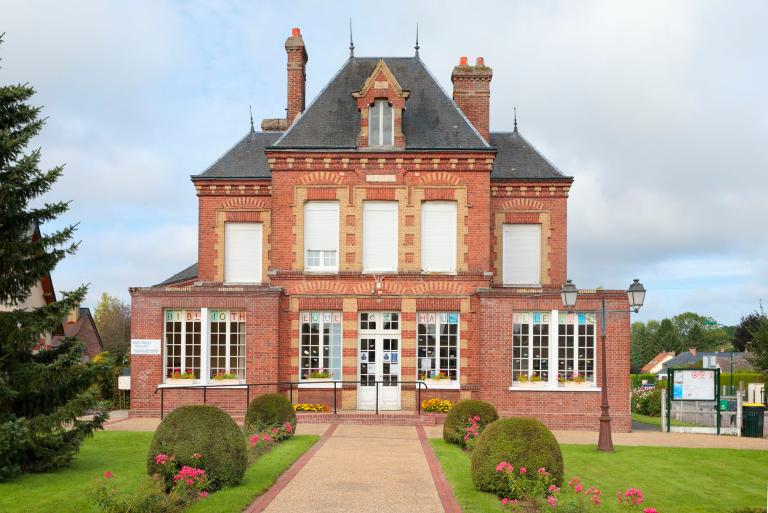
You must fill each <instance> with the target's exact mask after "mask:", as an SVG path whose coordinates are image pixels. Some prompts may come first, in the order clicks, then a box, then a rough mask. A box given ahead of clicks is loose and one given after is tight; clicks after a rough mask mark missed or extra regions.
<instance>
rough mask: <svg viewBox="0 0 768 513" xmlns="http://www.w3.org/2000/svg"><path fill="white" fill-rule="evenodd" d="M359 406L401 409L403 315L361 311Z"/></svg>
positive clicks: (358, 407) (360, 407)
mask: <svg viewBox="0 0 768 513" xmlns="http://www.w3.org/2000/svg"><path fill="white" fill-rule="evenodd" d="M359 326H360V329H359V331H358V332H359V334H360V338H359V350H358V373H359V379H360V384H359V385H358V388H357V409H358V410H375V409H376V403H377V399H376V394H377V392H378V407H379V410H390V411H391V410H399V409H400V314H399V313H397V312H363V313H361V314H360V324H359Z"/></svg>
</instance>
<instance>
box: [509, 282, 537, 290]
mask: <svg viewBox="0 0 768 513" xmlns="http://www.w3.org/2000/svg"><path fill="white" fill-rule="evenodd" d="M501 286H502V287H505V288H508V289H515V288H517V289H540V288H542V287H541V283H530V284H525V283H503V284H502V285H501Z"/></svg>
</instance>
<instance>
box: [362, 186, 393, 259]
mask: <svg viewBox="0 0 768 513" xmlns="http://www.w3.org/2000/svg"><path fill="white" fill-rule="evenodd" d="M397 248H398V244H397V202H396V201H365V202H363V270H364V271H365V272H378V271H381V272H396V271H397Z"/></svg>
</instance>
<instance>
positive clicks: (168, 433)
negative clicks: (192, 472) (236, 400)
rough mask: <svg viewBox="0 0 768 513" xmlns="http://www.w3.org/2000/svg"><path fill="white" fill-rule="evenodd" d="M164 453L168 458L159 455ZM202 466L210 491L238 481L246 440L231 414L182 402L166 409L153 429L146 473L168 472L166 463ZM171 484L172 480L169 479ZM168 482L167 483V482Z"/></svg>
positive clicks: (243, 465) (243, 466) (245, 456)
mask: <svg viewBox="0 0 768 513" xmlns="http://www.w3.org/2000/svg"><path fill="white" fill-rule="evenodd" d="M158 454H165V455H167V456H168V460H165V459H164V458H160V459H159V461H161V462H162V461H165V463H159V462H158V460H156V456H157V455H158ZM169 464H172V465H175V466H176V468H181V467H182V466H184V465H189V466H190V467H197V468H202V469H204V470H205V474H206V477H207V479H208V487H209V489H210V490H211V491H213V490H218V489H219V488H222V487H225V486H233V485H236V484H238V483H239V482H240V481H241V480H242V479H243V475H244V474H245V469H246V467H247V465H248V444H247V443H246V441H245V436H244V435H243V432H242V431H241V430H240V428H239V427H238V425H237V424H235V421H234V420H232V417H230V416H229V415H227V413H226V412H224V410H222V409H220V408H216V407H215V406H206V405H195V406H182V407H180V408H176V409H175V410H173V411H172V412H171V413H169V414H168V415H167V416H166V417H165V418H164V419H163V421H162V422H161V423H160V425H159V426H158V427H157V431H155V436H154V438H152V443H151V444H150V446H149V452H148V454H147V473H148V474H149V475H154V474H160V475H162V476H167V475H168V467H166V466H165V465H169ZM171 484H172V483H171ZM166 485H168V483H166Z"/></svg>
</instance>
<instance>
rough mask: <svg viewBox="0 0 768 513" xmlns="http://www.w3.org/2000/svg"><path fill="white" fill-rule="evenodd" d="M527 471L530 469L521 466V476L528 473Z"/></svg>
mask: <svg viewBox="0 0 768 513" xmlns="http://www.w3.org/2000/svg"><path fill="white" fill-rule="evenodd" d="M527 473H528V469H527V468H525V467H520V475H521V476H522V475H523V474H527Z"/></svg>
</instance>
